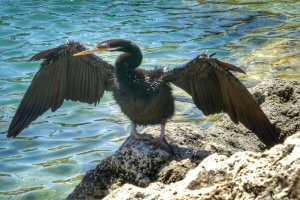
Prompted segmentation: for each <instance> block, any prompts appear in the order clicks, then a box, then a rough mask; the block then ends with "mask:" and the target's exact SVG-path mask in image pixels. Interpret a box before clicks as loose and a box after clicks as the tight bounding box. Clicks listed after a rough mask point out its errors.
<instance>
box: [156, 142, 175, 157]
mask: <svg viewBox="0 0 300 200" xmlns="http://www.w3.org/2000/svg"><path fill="white" fill-rule="evenodd" d="M152 144H153V145H155V146H156V147H158V148H160V149H162V150H164V151H166V152H167V153H169V154H171V155H175V154H174V151H173V150H172V147H171V145H170V144H169V143H168V142H167V140H166V139H165V138H157V139H154V140H152Z"/></svg>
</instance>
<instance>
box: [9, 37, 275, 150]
mask: <svg viewBox="0 0 300 200" xmlns="http://www.w3.org/2000/svg"><path fill="white" fill-rule="evenodd" d="M101 51H121V52H123V53H122V54H121V55H120V56H119V57H118V58H117V60H116V62H115V67H114V66H112V65H110V64H108V63H107V62H105V61H103V60H102V59H100V58H99V57H97V56H95V55H94V54H92V53H94V52H101ZM73 55H75V56H73ZM142 58H143V57H142V53H141V51H140V48H139V47H138V46H137V45H136V44H135V43H133V42H131V41H128V40H121V39H115V40H107V41H104V42H102V43H100V44H98V45H97V47H96V48H95V49H93V50H86V49H85V48H84V47H83V46H82V45H80V44H79V43H75V42H70V43H68V44H66V45H62V46H59V47H57V48H54V49H49V50H46V51H43V52H40V53H38V54H36V55H35V56H33V57H32V58H31V60H40V59H43V60H44V61H43V62H42V64H41V68H40V70H39V71H38V72H37V74H36V75H35V77H34V78H33V80H32V83H31V85H30V86H29V88H28V90H27V92H26V94H25V95H24V98H23V100H22V101H21V103H20V106H19V108H18V110H17V112H16V114H15V116H14V118H13V120H12V122H11V124H10V127H9V130H8V135H7V136H8V137H15V136H17V135H18V134H19V133H20V132H21V131H22V130H23V129H24V128H26V127H27V126H28V125H29V124H30V123H31V122H32V121H33V120H35V119H36V118H37V117H38V116H40V115H41V114H42V113H44V112H46V111H47V110H48V109H49V108H51V110H52V111H55V110H56V109H58V108H59V107H60V106H61V105H62V103H63V100H64V99H67V100H73V101H81V102H87V103H90V104H91V103H94V104H97V103H98V102H99V101H100V99H101V97H102V96H103V93H104V91H113V96H114V98H115V100H116V101H117V103H118V104H119V105H120V107H121V110H122V112H124V114H125V115H126V116H127V117H129V119H130V120H131V121H132V130H131V135H130V137H129V138H128V139H127V140H126V141H125V143H124V144H123V146H128V145H130V143H132V142H133V141H136V140H138V139H141V138H142V135H140V134H138V133H137V132H136V125H147V124H161V136H160V138H159V140H157V141H156V143H158V144H159V146H161V147H162V148H163V149H165V150H167V151H169V152H171V149H170V147H169V145H168V143H167V142H166V140H165V137H164V128H165V123H166V121H167V120H168V119H169V118H171V117H172V116H173V114H174V99H173V96H172V92H171V87H170V85H169V84H170V83H173V84H174V85H176V86H178V87H180V88H182V89H183V90H185V91H186V92H187V93H188V94H190V95H191V96H192V98H193V101H194V103H195V105H196V106H197V107H198V108H199V109H200V110H202V111H203V113H204V114H205V115H209V114H214V113H219V112H226V113H227V114H228V115H229V116H230V118H231V120H232V121H233V122H234V123H238V122H241V123H242V124H244V125H245V126H246V127H247V128H248V129H250V130H251V131H253V132H254V133H255V134H256V135H257V136H258V138H259V139H260V140H261V141H262V142H263V143H264V144H265V145H266V146H268V147H270V146H273V145H274V144H276V143H278V142H279V139H278V137H279V135H278V133H277V132H276V131H275V130H274V127H273V126H272V125H271V123H270V121H269V120H268V118H267V117H266V115H265V114H264V113H263V111H262V110H261V108H260V107H259V105H258V103H257V102H256V101H255V100H254V98H253V97H252V95H251V94H250V93H249V92H248V90H247V89H246V88H245V87H244V86H243V85H242V84H241V82H240V81H239V80H238V79H237V78H236V77H235V76H234V75H233V74H232V73H231V72H230V71H236V72H242V73H244V72H243V71H242V70H241V69H239V68H237V67H235V66H233V65H231V64H228V63H224V62H222V61H219V60H217V59H214V58H211V57H208V56H206V55H200V56H198V57H196V58H195V59H193V60H191V61H190V62H188V63H186V64H185V65H183V66H181V67H178V68H174V69H171V70H168V71H163V70H162V69H155V70H151V71H146V70H143V69H137V67H138V66H139V65H140V64H141V62H142Z"/></svg>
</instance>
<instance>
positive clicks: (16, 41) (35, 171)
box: [0, 0, 300, 199]
mask: <svg viewBox="0 0 300 200" xmlns="http://www.w3.org/2000/svg"><path fill="white" fill-rule="evenodd" d="M241 2H247V3H240V4H237V3H236V1H228V2H227V1H224V3H222V1H218V2H216V1H200V0H199V1H198V2H195V1H175V0H172V1H164V2H159V3H155V2H153V1H138V2H137V1H128V2H123V1H113V2H111V1H102V2H101V4H100V3H97V1H77V0H74V1H63V2H60V1H48V2H45V1H35V2H32V1H17V2H16V1H13V2H7V1H1V5H2V6H1V7H0V10H1V16H0V27H1V29H0V55H1V57H0V67H1V75H0V102H1V104H0V107H1V109H0V144H1V145H0V183H1V184H0V198H2V197H3V198H4V199H6V198H13V199H33V198H35V199H62V198H63V197H64V196H66V195H67V194H68V193H70V192H71V191H72V189H73V188H74V186H75V185H76V184H77V183H78V181H79V180H80V179H81V178H82V175H83V174H84V173H85V172H86V171H88V170H90V169H92V168H94V167H95V166H96V164H97V162H99V160H101V159H103V158H105V157H107V156H109V155H111V154H112V153H113V152H114V151H115V150H116V149H117V148H118V147H119V145H120V144H121V142H122V139H124V137H125V136H127V135H128V132H129V121H128V119H127V118H126V117H124V115H123V114H122V113H121V112H120V109H119V108H118V106H117V105H116V103H115V102H114V101H112V96H111V95H110V94H106V95H105V97H104V98H103V99H102V100H101V103H100V104H99V105H98V106H97V107H94V106H91V105H86V104H81V103H78V102H65V103H64V106H63V107H62V108H60V109H59V110H58V111H57V112H55V113H51V112H47V113H45V114H44V115H43V116H41V117H39V118H38V119H37V120H36V121H35V122H33V123H32V125H31V126H30V127H29V128H27V129H25V130H24V131H23V133H22V135H21V136H20V137H18V138H16V139H7V138H6V134H7V128H8V126H9V123H10V121H11V118H12V116H13V114H14V112H15V110H16V109H17V106H18V105H19V102H20V100H21V98H22V96H23V94H24V92H25V91H26V89H27V87H28V85H29V83H30V81H31V79H32V77H33V76H34V74H35V72H36V71H37V69H38V65H39V64H38V63H29V62H28V61H27V60H28V59H29V58H30V57H31V56H32V55H34V54H35V53H37V52H38V51H41V50H45V49H47V48H53V47H55V46H57V45H60V44H62V43H65V42H66V41H67V40H78V41H81V42H82V43H83V44H85V45H86V46H87V47H92V46H94V44H95V43H97V42H100V41H102V40H106V39H109V38H127V39H130V40H134V41H135V42H137V43H138V44H139V45H140V46H141V49H142V50H143V52H144V61H143V65H144V67H146V68H150V67H153V66H157V65H160V66H162V65H163V66H170V67H173V66H178V65H180V64H181V63H184V62H186V61H188V60H190V59H192V58H193V57H195V56H196V55H197V54H200V53H204V52H208V53H209V54H210V53H217V55H216V57H217V58H221V59H225V60H226V61H229V62H231V63H233V64H236V65H238V66H240V67H241V68H243V69H244V70H245V71H247V75H246V76H240V78H242V80H243V82H244V83H246V85H247V86H253V85H255V84H257V83H258V82H259V81H260V80H261V79H263V78H265V77H267V76H270V75H272V76H279V77H282V78H298V79H299V78H300V77H299V74H300V69H299V67H298V66H299V63H300V62H299V54H300V50H299V44H300V42H299V38H300V34H299V33H300V28H299V22H300V14H299V10H300V4H299V2H298V1H285V3H284V2H267V1H266V2H264V1H254V0H252V1H241ZM116 55H117V54H113V55H111V54H103V55H101V57H102V58H103V59H105V60H107V61H109V62H111V63H113V61H114V59H115V58H116ZM174 93H175V94H183V93H182V92H181V91H180V90H178V89H175V90H174ZM176 105H177V114H176V116H175V117H174V118H173V121H176V122H185V121H189V122H193V123H197V122H198V124H199V125H202V126H205V123H207V120H206V118H205V117H204V116H203V115H202V114H201V112H199V111H198V110H197V109H195V108H194V106H192V105H188V106H186V104H183V103H178V104H176ZM213 120H215V119H214V118H211V121H213Z"/></svg>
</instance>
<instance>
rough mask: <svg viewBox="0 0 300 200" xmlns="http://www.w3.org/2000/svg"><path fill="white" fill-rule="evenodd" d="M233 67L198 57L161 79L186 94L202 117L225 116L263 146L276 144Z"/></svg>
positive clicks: (238, 70) (270, 130) (276, 137)
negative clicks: (242, 125) (239, 124)
mask: <svg viewBox="0 0 300 200" xmlns="http://www.w3.org/2000/svg"><path fill="white" fill-rule="evenodd" d="M230 70H231V71H236V72H242V73H244V72H243V71H242V70H241V69H239V68H237V67H235V66H234V65H231V64H228V63H224V62H222V61H219V60H217V59H214V58H210V57H208V56H206V55H201V56H199V57H197V58H195V59H193V60H192V61H190V62H188V63H187V64H186V65H184V66H183V67H179V68H175V69H173V70H170V71H168V72H166V73H165V75H164V76H163V79H164V80H166V81H169V82H172V83H173V84H175V85H176V86H178V87H180V88H182V89H183V90H185V91H186V92H187V93H188V94H190V95H191V96H192V98H193V101H194V103H195V105H196V106H197V107H198V108H199V109H200V110H201V111H202V112H203V113H204V114H205V115H209V114H214V113H220V112H226V113H227V114H228V115H229V117H230V118H231V120H232V121H233V122H234V123H238V122H241V123H242V124H244V125H245V126H246V127H247V128H248V129H250V130H251V131H252V132H254V133H255V134H256V135H257V136H258V138H259V139H260V140H261V141H262V142H263V143H264V144H265V145H266V146H268V147H269V146H273V145H274V144H276V143H278V142H279V139H278V138H279V134H278V133H277V132H276V131H275V129H274V127H273V126H272V125H271V123H270V121H269V119H268V118H267V116H266V115H265V114H264V112H263V111H262V110H261V108H260V106H259V104H258V103H257V102H256V100H255V99H254V98H253V97H252V95H251V94H250V92H249V91H248V90H247V89H246V87H245V86H244V85H243V84H242V83H241V82H240V81H239V80H238V79H237V78H236V77H235V76H234V75H233V74H232V73H231V72H230Z"/></svg>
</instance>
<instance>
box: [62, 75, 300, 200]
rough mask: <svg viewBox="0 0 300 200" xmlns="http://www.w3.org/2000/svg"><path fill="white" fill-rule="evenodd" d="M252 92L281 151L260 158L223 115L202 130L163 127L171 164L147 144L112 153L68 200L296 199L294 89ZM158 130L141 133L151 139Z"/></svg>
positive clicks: (251, 139) (262, 87)
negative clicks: (277, 134) (279, 140)
mask: <svg viewBox="0 0 300 200" xmlns="http://www.w3.org/2000/svg"><path fill="white" fill-rule="evenodd" d="M251 91H252V93H253V94H254V96H255V98H257V99H258V101H259V102H260V103H261V106H262V108H263V110H264V111H265V112H266V114H267V115H268V116H269V117H270V120H271V122H272V123H273V124H274V125H275V126H276V128H277V129H278V130H279V131H280V133H281V137H282V138H283V139H284V138H286V137H288V139H287V140H286V141H285V143H284V144H280V145H276V146H275V147H273V148H272V149H270V150H265V148H264V145H263V144H262V143H261V142H260V141H259V140H258V139H257V137H256V136H255V134H253V133H251V132H250V131H249V130H247V129H246V128H244V127H243V126H242V125H236V124H233V123H232V122H231V120H230V119H229V117H227V116H225V115H224V117H222V119H221V120H219V121H217V122H215V123H214V125H213V126H212V127H210V128H208V129H203V128H201V127H199V126H198V125H195V124H189V123H168V124H167V128H166V138H167V140H168V141H169V142H170V143H171V144H172V148H173V151H174V153H175V155H174V156H173V157H172V156H170V155H169V154H167V153H166V152H164V151H162V150H160V149H157V148H156V147H155V146H153V144H152V143H150V142H148V141H142V142H139V143H136V144H134V145H132V146H130V148H122V149H119V150H118V151H117V152H116V153H115V154H113V155H112V156H110V157H108V158H106V159H104V160H102V161H101V162H100V164H99V165H98V166H97V167H96V169H94V170H91V171H89V172H88V173H87V174H86V175H85V177H84V178H83V180H82V181H81V183H80V184H78V185H77V187H76V188H75V190H74V191H73V192H72V193H71V194H70V195H69V196H68V197H67V199H101V198H105V199H113V198H114V199H212V198H214V199H235V198H236V199H285V198H286V199H293V198H294V199H297V198H298V197H299V195H300V194H299V191H298V190H299V188H300V168H299V166H300V160H299V156H300V146H299V145H300V133H297V134H295V133H296V132H297V131H299V129H300V116H299V112H300V82H299V81H284V80H279V79H275V80H268V81H265V82H263V83H262V84H259V85H258V86H256V87H255V88H253V89H251ZM159 130H160V129H159V127H151V128H147V129H145V130H144V133H147V134H150V135H152V136H154V137H157V136H158V134H159ZM293 134H295V135H293ZM292 135H293V136H292ZM297 188H298V190H297ZM299 199H300V197H299Z"/></svg>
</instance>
